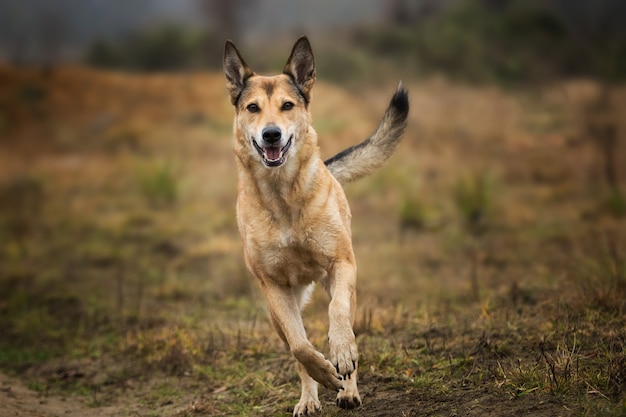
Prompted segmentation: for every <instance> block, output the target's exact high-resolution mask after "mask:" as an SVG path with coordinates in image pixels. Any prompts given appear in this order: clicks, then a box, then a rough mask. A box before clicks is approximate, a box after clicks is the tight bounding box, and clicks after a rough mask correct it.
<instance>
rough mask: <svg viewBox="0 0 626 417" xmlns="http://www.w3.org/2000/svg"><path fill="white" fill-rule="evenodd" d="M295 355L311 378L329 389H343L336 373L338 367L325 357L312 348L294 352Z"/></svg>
mask: <svg viewBox="0 0 626 417" xmlns="http://www.w3.org/2000/svg"><path fill="white" fill-rule="evenodd" d="M293 354H294V356H295V357H296V359H297V360H298V361H299V362H300V363H301V364H302V365H303V366H304V368H305V369H306V372H307V373H308V374H309V376H310V377H311V378H313V379H314V380H316V381H317V382H319V383H320V384H322V385H323V386H324V387H326V388H328V389H332V390H335V391H339V390H341V389H343V385H342V383H341V379H340V376H339V375H337V372H335V368H336V367H335V366H333V364H332V363H331V362H330V361H328V360H327V359H326V358H324V355H322V354H321V353H319V352H318V351H316V350H315V349H312V348H303V349H297V350H293Z"/></svg>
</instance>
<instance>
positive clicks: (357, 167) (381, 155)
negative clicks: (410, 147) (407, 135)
mask: <svg viewBox="0 0 626 417" xmlns="http://www.w3.org/2000/svg"><path fill="white" fill-rule="evenodd" d="M408 113H409V96H408V93H407V91H406V89H405V88H404V87H403V86H402V83H400V84H398V88H397V89H396V92H395V94H394V95H393V97H392V98H391V101H390V102H389V107H387V110H386V111H385V115H384V116H383V118H382V119H381V120H380V123H379V124H378V127H377V128H376V130H374V132H373V133H372V134H371V135H370V137H368V138H367V139H365V140H364V141H363V142H361V143H359V144H358V145H355V146H351V147H350V148H347V149H345V150H343V151H341V152H339V153H338V154H337V155H335V156H333V157H332V158H329V159H327V160H326V161H324V164H325V165H326V167H327V168H328V170H329V171H330V173H331V174H333V176H334V177H335V178H336V179H337V181H339V183H340V184H345V183H348V182H350V181H354V180H357V179H359V178H363V177H365V176H367V175H369V174H371V173H372V172H374V171H375V170H376V169H378V168H380V167H381V166H382V165H383V164H384V163H385V161H387V159H388V158H389V157H390V156H391V154H393V152H394V151H395V150H396V148H397V146H398V143H400V139H401V138H402V134H403V133H404V129H405V128H406V119H407V115H408Z"/></svg>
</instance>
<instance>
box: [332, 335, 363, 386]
mask: <svg viewBox="0 0 626 417" xmlns="http://www.w3.org/2000/svg"><path fill="white" fill-rule="evenodd" d="M329 344H330V358H331V362H332V363H333V365H334V366H335V370H336V371H337V374H339V375H340V376H342V377H344V378H347V377H349V376H350V375H351V374H352V373H353V372H354V371H355V369H356V366H357V361H358V360H359V351H358V349H357V346H356V342H355V341H354V337H353V338H352V340H351V341H346V342H343V343H336V342H335V341H333V340H332V339H331V340H330V343H329Z"/></svg>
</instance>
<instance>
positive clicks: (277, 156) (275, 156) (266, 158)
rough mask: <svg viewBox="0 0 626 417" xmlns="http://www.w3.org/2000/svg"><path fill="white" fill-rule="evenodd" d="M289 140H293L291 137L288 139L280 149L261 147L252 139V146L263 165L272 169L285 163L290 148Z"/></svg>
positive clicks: (277, 147) (276, 147)
mask: <svg viewBox="0 0 626 417" xmlns="http://www.w3.org/2000/svg"><path fill="white" fill-rule="evenodd" d="M291 139H293V135H292V136H291V137H290V138H289V140H288V141H287V143H286V144H285V146H283V147H282V148H281V147H280V146H263V147H261V146H259V144H258V143H256V140H254V138H253V139H252V144H253V145H254V147H255V149H256V150H257V152H258V153H259V155H261V159H263V163H264V164H265V166H267V167H271V168H274V167H279V166H281V165H282V164H284V163H285V159H286V157H287V151H288V150H289V148H290V147H291Z"/></svg>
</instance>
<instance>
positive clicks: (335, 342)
mask: <svg viewBox="0 0 626 417" xmlns="http://www.w3.org/2000/svg"><path fill="white" fill-rule="evenodd" d="M224 72H225V75H226V80H227V87H228V90H229V93H230V99H231V102H232V104H233V106H234V107H235V120H234V136H235V143H234V151H235V156H236V158H235V159H236V162H237V171H238V175H239V186H238V198H237V222H238V225H239V232H240V233H241V238H242V240H243V246H244V256H245V261H246V264H247V266H248V268H249V269H250V271H251V272H252V274H253V275H254V276H255V277H256V278H257V279H258V281H259V283H260V286H261V289H262V291H263V294H264V295H265V298H266V300H267V304H268V306H269V313H270V317H271V320H272V323H273V325H274V327H275V328H276V331H277V332H278V334H279V336H280V337H281V339H282V340H283V341H284V342H285V343H286V344H287V345H288V347H289V349H290V350H291V352H292V353H293V355H294V356H295V358H296V359H297V365H298V366H297V368H298V374H299V376H300V379H301V382H302V395H301V398H300V401H299V402H298V404H297V405H296V406H295V408H294V412H293V414H294V416H302V415H311V414H314V413H316V412H317V411H319V410H320V407H321V406H320V402H319V400H318V392H317V388H318V382H319V383H320V384H322V385H323V386H325V387H327V388H329V389H333V390H336V391H338V395H337V405H338V406H340V407H342V408H349V409H350V408H355V407H358V406H359V405H360V404H361V398H360V396H359V392H358V389H357V364H358V353H357V345H356V342H355V336H354V332H353V330H352V326H353V323H354V316H355V308H356V264H355V259H354V253H353V251H352V241H351V231H350V218H351V214H350V208H349V206H348V202H347V200H346V197H345V194H344V192H343V189H342V186H341V184H342V183H346V182H349V181H352V180H355V179H357V178H360V177H363V176H365V175H368V174H370V173H371V172H373V171H374V170H375V169H376V168H378V167H380V166H381V165H382V164H383V163H384V162H385V160H386V159H387V158H388V157H389V156H390V155H391V154H392V153H393V151H394V150H395V148H396V146H397V145H398V142H399V140H400V138H401V136H402V133H403V131H404V128H405V126H406V118H407V114H408V110H409V104H408V96H407V92H406V90H405V89H404V88H402V85H401V84H400V85H399V86H398V89H397V91H396V92H395V94H394V96H393V98H392V99H391V103H390V104H389V107H388V108H387V111H386V112H385V115H384V116H383V118H382V120H381V122H380V124H379V125H378V127H377V128H376V130H375V131H374V133H373V134H372V135H371V136H370V137H369V138H368V139H366V140H365V141H363V142H362V143H360V144H359V145H356V146H353V147H351V148H348V149H346V150H344V151H343V152H341V153H339V154H337V155H336V156H334V157H332V158H330V159H329V160H327V161H326V162H323V161H322V159H321V158H320V156H319V150H318V145H317V135H316V133H315V131H314V130H313V128H312V127H311V116H310V113H309V109H308V107H309V102H310V100H311V88H312V87H313V84H314V82H315V62H314V59H313V53H312V51H311V46H310V44H309V41H308V40H307V38H306V37H302V38H300V39H299V40H298V41H297V42H296V43H295V45H294V47H293V50H292V52H291V56H290V57H289V59H288V61H287V64H286V65H285V67H284V69H283V73H282V74H280V75H276V76H271V77H266V76H261V75H257V74H255V73H254V72H253V71H252V70H251V69H250V68H249V67H248V66H247V65H246V63H245V62H244V60H243V59H242V58H241V55H240V54H239V52H238V51H237V48H236V47H235V45H234V44H233V43H232V42H231V41H227V42H226V47H225V51H224ZM314 282H323V283H324V285H325V287H326V289H327V291H328V293H329V295H330V304H329V308H328V314H329V322H330V326H329V331H328V342H329V347H330V361H329V360H327V359H326V358H325V357H324V356H323V355H322V354H321V353H319V352H318V351H317V350H316V349H315V348H314V347H313V345H312V344H311V343H310V342H309V340H308V339H307V336H306V333H305V329H304V325H303V324H302V318H301V315H300V310H301V309H302V307H303V306H304V304H305V303H306V301H307V299H308V297H309V295H310V293H311V290H312V286H313V283H314Z"/></svg>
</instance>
